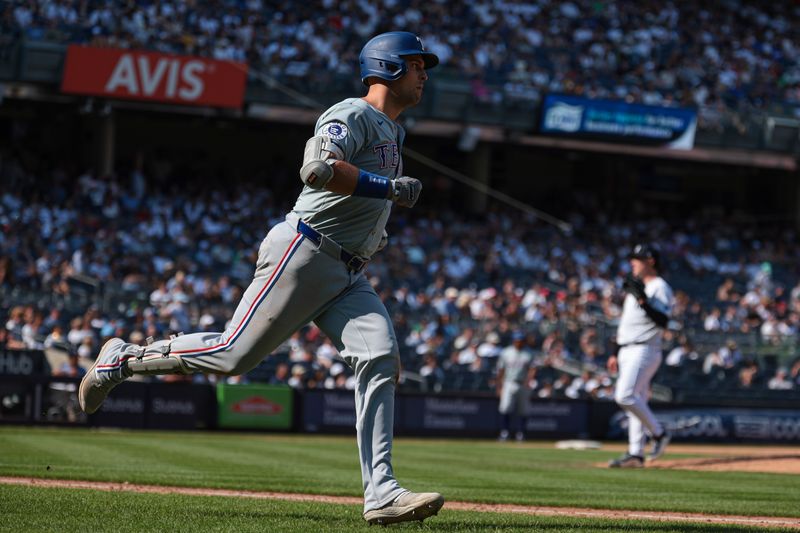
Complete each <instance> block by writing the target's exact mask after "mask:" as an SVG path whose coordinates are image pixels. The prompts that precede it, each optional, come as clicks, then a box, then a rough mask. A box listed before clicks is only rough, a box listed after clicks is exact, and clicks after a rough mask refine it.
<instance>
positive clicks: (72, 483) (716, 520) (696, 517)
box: [0, 477, 800, 530]
mask: <svg viewBox="0 0 800 533" xmlns="http://www.w3.org/2000/svg"><path fill="white" fill-rule="evenodd" d="M0 483H2V484H8V485H28V486H37V487H52V488H69V489H89V490H101V491H109V492H114V491H127V492H138V493H149V494H181V495H188V496H217V497H231V498H255V499H271V500H284V501H298V502H322V503H332V504H344V505H360V504H361V503H362V501H361V499H360V498H355V497H350V496H324V495H318V494H295V493H282V492H265V491H244V490H228V489H204V488H192V487H168V486H160V485H139V484H132V483H109V482H101V481H78V480H63V479H41V478H32V477H0ZM444 509H445V510H448V509H449V510H457V511H474V512H483V513H512V514H528V515H534V516H565V517H581V518H604V519H614V520H653V521H657V522H686V523H704V524H719V525H739V526H749V527H754V528H784V529H786V528H790V529H798V530H800V518H783V517H774V516H738V515H717V514H713V515H712V514H700V513H676V512H658V511H626V510H610V509H590V508H579V507H543V506H529V505H510V504H481V503H472V502H447V503H446V504H445V507H444Z"/></svg>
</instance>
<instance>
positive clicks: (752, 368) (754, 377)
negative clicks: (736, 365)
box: [739, 359, 760, 389]
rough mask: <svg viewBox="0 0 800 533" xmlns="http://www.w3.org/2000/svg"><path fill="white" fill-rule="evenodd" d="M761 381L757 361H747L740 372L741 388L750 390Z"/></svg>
mask: <svg viewBox="0 0 800 533" xmlns="http://www.w3.org/2000/svg"><path fill="white" fill-rule="evenodd" d="M759 379H760V375H759V368H758V362H757V361H756V360H755V359H746V360H745V361H744V362H743V363H742V367H741V370H739V387H741V388H743V389H750V388H753V387H755V386H757V385H758V383H759Z"/></svg>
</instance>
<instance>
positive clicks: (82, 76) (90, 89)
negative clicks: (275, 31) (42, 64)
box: [61, 45, 247, 108]
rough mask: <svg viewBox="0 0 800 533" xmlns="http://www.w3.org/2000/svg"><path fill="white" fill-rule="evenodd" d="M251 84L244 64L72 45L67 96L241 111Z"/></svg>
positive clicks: (64, 80) (65, 86)
mask: <svg viewBox="0 0 800 533" xmlns="http://www.w3.org/2000/svg"><path fill="white" fill-rule="evenodd" d="M246 83H247V65H246V64H244V63H234V62H232V61H218V60H215V59H207V58H200V57H192V56H180V55H173V54H161V53H156V52H143V51H139V50H120V49H115V48H94V47H90V46H80V45H71V46H69V48H68V49H67V59H66V63H65V65H64V75H63V77H62V80H61V90H62V91H63V92H65V93H71V94H83V95H89V96H103V97H107V98H119V99H126V100H149V101H154V102H166V103H171V104H184V105H198V106H212V107H232V108H239V107H241V106H242V101H243V100H244V91H245V86H246Z"/></svg>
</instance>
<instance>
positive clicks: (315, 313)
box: [136, 213, 405, 512]
mask: <svg viewBox="0 0 800 533" xmlns="http://www.w3.org/2000/svg"><path fill="white" fill-rule="evenodd" d="M311 321H314V322H315V323H316V324H317V326H318V327H319V328H320V329H321V330H322V331H323V332H324V333H325V334H326V335H327V336H328V337H329V338H330V339H331V341H332V342H333V343H334V345H335V346H336V348H337V349H338V350H339V352H340V353H341V355H342V357H343V358H344V359H345V361H346V362H347V364H348V365H350V367H351V368H352V369H353V371H354V373H355V376H356V379H357V386H356V389H355V400H356V401H355V404H356V430H357V440H358V451H359V458H360V461H361V475H362V479H363V485H364V512H366V511H369V510H372V509H378V508H380V507H383V506H384V505H387V504H389V503H391V502H392V501H393V500H394V499H395V498H396V497H398V496H399V495H400V494H402V493H403V492H405V490H404V489H402V488H401V487H400V485H399V484H398V482H397V480H396V479H395V478H394V473H393V471H392V432H393V427H394V392H395V378H396V375H397V372H398V370H399V366H398V365H399V351H398V346H397V339H396V338H395V333H394V328H393V327H392V322H391V319H390V318H389V314H388V312H387V311H386V307H384V305H383V302H381V300H380V298H379V297H378V295H377V294H376V293H375V290H374V289H373V288H372V286H371V285H370V284H369V282H368V281H367V279H366V277H365V276H364V274H363V273H360V272H359V273H355V272H352V271H350V270H348V268H347V267H346V265H345V264H344V263H343V262H342V261H341V260H340V259H338V258H335V257H333V256H332V255H330V254H328V253H325V252H324V251H322V250H321V249H320V247H319V245H317V244H316V243H315V242H313V241H312V240H310V239H308V238H307V237H305V236H304V235H302V234H301V233H298V231H297V217H296V216H295V215H294V214H291V213H290V214H289V215H287V217H286V221H285V222H282V223H280V224H278V225H276V226H275V227H274V228H273V229H272V230H271V231H270V232H269V234H268V235H267V237H266V238H265V239H264V241H263V242H262V243H261V247H260V249H259V253H258V263H257V265H256V272H255V276H254V279H253V281H252V283H251V284H250V286H249V287H248V288H247V290H246V291H245V292H244V295H243V296H242V300H241V301H240V302H239V305H238V307H237V308H236V311H235V313H234V315H233V319H232V320H231V322H230V325H229V326H228V328H227V330H225V331H224V332H222V333H192V334H189V335H182V336H180V337H177V338H175V339H172V340H169V341H166V340H165V341H159V342H157V343H154V344H153V345H151V346H150V347H148V350H147V353H148V355H145V357H144V361H143V363H144V366H148V365H147V362H148V359H150V360H151V361H152V362H153V364H154V365H156V364H158V359H159V358H161V357H163V355H161V354H159V353H156V352H157V349H158V348H163V347H165V346H167V345H169V355H168V357H179V358H180V361H181V363H182V367H183V368H184V369H185V371H186V372H206V373H219V374H231V375H237V374H242V373H244V372H247V371H248V370H250V369H252V368H253V367H255V366H256V365H257V364H258V363H259V362H261V360H262V359H264V357H266V356H267V355H269V354H270V353H272V351H273V350H275V348H277V347H278V346H279V345H280V344H281V343H282V342H283V341H285V340H286V339H287V338H289V336H291V335H292V334H293V333H294V332H295V331H297V330H298V329H300V328H301V327H303V326H305V325H306V324H308V323H309V322H311ZM149 354H152V355H149ZM136 366H137V367H138V366H140V365H139V364H137V365H136Z"/></svg>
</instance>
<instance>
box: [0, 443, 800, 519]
mask: <svg viewBox="0 0 800 533" xmlns="http://www.w3.org/2000/svg"><path fill="white" fill-rule="evenodd" d="M0 450H2V454H0V475H3V476H35V477H41V478H50V479H83V480H96V481H113V482H130V483H141V484H158V485H176V486H187V487H208V488H228V489H248V490H269V491H280V492H303V493H316V494H330V495H340V496H360V474H359V470H358V455H357V450H356V447H355V440H354V438H352V437H324V436H306V435H275V434H270V435H264V434H255V433H247V434H242V433H199V432H191V433H186V432H128V431H96V430H77V429H69V430H67V429H41V428H39V429H31V428H16V427H0ZM614 455H616V452H610V451H565V450H556V449H555V448H553V447H552V446H551V445H544V444H543V443H542V444H523V445H518V444H500V443H495V442H491V441H464V440H453V441H450V440H417V439H398V440H397V441H396V442H395V450H394V464H395V473H396V475H397V477H398V479H399V480H400V481H401V483H402V484H403V485H404V486H405V487H407V488H409V489H411V490H436V491H439V492H442V493H443V494H444V495H445V497H446V498H447V499H448V500H450V501H456V500H461V501H472V502H487V503H516V504H527V505H546V506H576V507H593V508H606V509H631V510H653V511H685V512H700V513H722V514H739V515H764V516H786V517H800V505H798V502H800V476H795V475H782V474H758V473H737V472H688V471H678V470H655V469H643V470H610V469H605V468H598V467H597V466H596V465H597V463H601V462H604V461H606V460H607V459H609V458H610V457H612V456H614ZM671 457H672V458H678V457H679V456H678V455H676V454H671ZM0 517H3V520H0V530H3V531H42V530H48V531H86V530H92V529H93V530H97V531H145V530H149V531H152V530H162V531H169V530H179V531H185V530H190V529H191V530H193V531H250V530H253V531H255V530H258V531H351V530H353V529H361V528H365V527H366V524H365V523H364V522H363V521H362V519H361V510H360V508H359V507H358V506H347V505H337V504H319V503H294V502H282V501H267V500H246V499H237V498H223V497H205V496H179V495H156V494H132V493H127V492H125V493H117V492H115V493H108V492H100V491H91V490H83V489H81V490H78V489H58V488H42V487H16V486H3V485H0ZM394 527H401V528H415V529H419V527H420V526H419V525H417V524H416V523H415V524H408V525H403V526H394ZM424 527H425V528H429V529H432V530H441V531H470V530H503V531H515V530H529V531H570V530H573V529H580V530H581V531H636V530H648V531H714V530H721V528H720V526H712V525H708V524H704V525H700V524H697V525H693V524H687V523H680V524H668V523H655V522H641V521H639V522H636V521H621V520H617V521H614V520H596V519H582V518H542V517H533V516H525V515H504V514H494V513H474V512H457V511H450V510H448V509H447V508H445V509H444V510H443V511H442V513H440V515H439V516H438V517H435V518H432V519H430V520H427V521H426V522H425V526H424ZM724 529H725V531H736V530H740V531H747V530H752V528H736V527H733V526H725V527H724Z"/></svg>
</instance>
